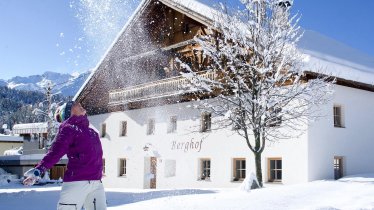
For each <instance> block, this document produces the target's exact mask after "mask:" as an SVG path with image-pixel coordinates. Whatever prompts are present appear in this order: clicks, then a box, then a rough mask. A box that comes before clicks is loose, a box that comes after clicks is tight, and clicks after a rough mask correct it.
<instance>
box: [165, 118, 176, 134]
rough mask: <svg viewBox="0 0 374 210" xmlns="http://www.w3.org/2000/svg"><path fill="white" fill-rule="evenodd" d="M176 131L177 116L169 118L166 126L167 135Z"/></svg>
mask: <svg viewBox="0 0 374 210" xmlns="http://www.w3.org/2000/svg"><path fill="white" fill-rule="evenodd" d="M176 131H177V116H171V117H170V121H169V124H168V131H167V132H168V133H175V132H176Z"/></svg>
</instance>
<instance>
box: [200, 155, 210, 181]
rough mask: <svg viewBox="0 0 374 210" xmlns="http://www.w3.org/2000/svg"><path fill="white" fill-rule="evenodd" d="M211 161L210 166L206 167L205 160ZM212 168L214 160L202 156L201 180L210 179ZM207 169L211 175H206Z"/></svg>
mask: <svg viewBox="0 0 374 210" xmlns="http://www.w3.org/2000/svg"><path fill="white" fill-rule="evenodd" d="M207 161H209V167H207V168H204V162H207ZM211 169H212V161H211V159H210V158H200V175H199V180H202V181H210V177H211V174H212V173H211ZM205 171H207V172H208V174H209V175H206V176H204V175H203V174H204V172H205Z"/></svg>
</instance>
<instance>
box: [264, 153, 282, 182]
mask: <svg viewBox="0 0 374 210" xmlns="http://www.w3.org/2000/svg"><path fill="white" fill-rule="evenodd" d="M279 160H280V161H281V167H280V168H278V167H277V161H279ZM271 161H275V162H274V166H275V168H274V169H272V168H271ZM272 171H275V173H274V175H275V177H274V178H273V177H272V176H271V172H272ZM278 171H280V172H281V178H280V179H277V176H278V175H277V173H276V172H278ZM282 180H283V160H282V158H281V157H272V158H268V182H274V183H281V182H282Z"/></svg>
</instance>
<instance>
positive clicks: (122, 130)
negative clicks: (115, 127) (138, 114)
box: [120, 121, 127, 136]
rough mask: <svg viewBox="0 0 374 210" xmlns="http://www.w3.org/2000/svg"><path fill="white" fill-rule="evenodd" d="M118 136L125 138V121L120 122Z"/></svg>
mask: <svg viewBox="0 0 374 210" xmlns="http://www.w3.org/2000/svg"><path fill="white" fill-rule="evenodd" d="M120 136H127V121H122V122H121V131H120Z"/></svg>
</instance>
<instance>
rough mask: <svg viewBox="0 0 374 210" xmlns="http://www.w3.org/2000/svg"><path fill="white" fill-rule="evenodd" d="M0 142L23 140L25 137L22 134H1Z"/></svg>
mask: <svg viewBox="0 0 374 210" xmlns="http://www.w3.org/2000/svg"><path fill="white" fill-rule="evenodd" d="M0 142H23V138H22V137H20V136H10V135H2V134H0Z"/></svg>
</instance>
